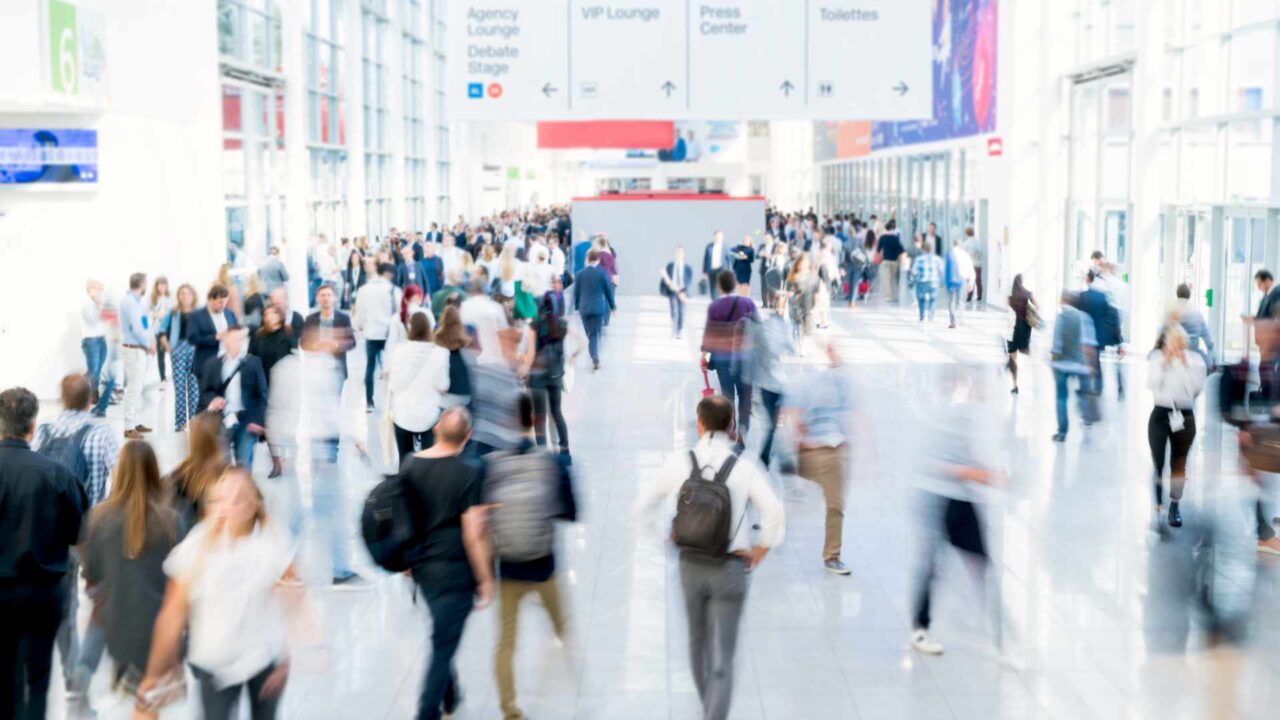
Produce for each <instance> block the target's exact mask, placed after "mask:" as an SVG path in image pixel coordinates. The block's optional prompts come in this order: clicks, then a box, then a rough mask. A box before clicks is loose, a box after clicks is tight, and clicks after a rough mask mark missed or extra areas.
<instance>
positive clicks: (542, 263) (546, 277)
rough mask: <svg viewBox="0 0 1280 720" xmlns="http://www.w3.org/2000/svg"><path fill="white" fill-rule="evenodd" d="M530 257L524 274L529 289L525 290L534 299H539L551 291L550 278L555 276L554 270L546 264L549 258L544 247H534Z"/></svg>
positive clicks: (549, 264)
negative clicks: (527, 280)
mask: <svg viewBox="0 0 1280 720" xmlns="http://www.w3.org/2000/svg"><path fill="white" fill-rule="evenodd" d="M530 256H531V257H530V263H529V267H528V271H527V272H526V275H528V277H529V287H527V288H525V289H526V290H528V291H529V293H530V294H531V295H533V296H534V297H535V298H541V297H542V296H543V295H546V294H547V291H548V290H550V289H551V278H552V276H554V275H555V269H554V268H552V267H551V263H550V262H548V260H550V257H551V256H550V253H548V252H547V247H546V246H545V245H541V244H537V245H534V246H533V249H532V250H531V251H530Z"/></svg>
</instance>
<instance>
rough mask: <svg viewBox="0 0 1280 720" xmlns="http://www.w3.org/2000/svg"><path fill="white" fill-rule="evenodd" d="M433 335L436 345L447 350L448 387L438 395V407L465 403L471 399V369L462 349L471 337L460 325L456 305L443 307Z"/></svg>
mask: <svg viewBox="0 0 1280 720" xmlns="http://www.w3.org/2000/svg"><path fill="white" fill-rule="evenodd" d="M435 335H436V336H435V343H436V345H439V346H440V347H442V348H444V349H445V350H448V351H449V389H448V390H446V391H445V392H444V393H443V394H442V395H441V396H440V407H441V409H445V408H451V407H457V406H459V405H466V404H468V403H469V402H470V400H471V371H470V370H469V369H468V368H467V361H466V359H465V358H464V357H463V349H464V348H466V347H467V346H469V345H470V344H471V338H470V336H468V335H467V329H466V328H464V327H463V326H462V313H461V311H460V310H459V309H458V307H457V306H456V305H446V306H445V307H444V311H443V312H442V313H441V314H440V327H438V328H436V334H435Z"/></svg>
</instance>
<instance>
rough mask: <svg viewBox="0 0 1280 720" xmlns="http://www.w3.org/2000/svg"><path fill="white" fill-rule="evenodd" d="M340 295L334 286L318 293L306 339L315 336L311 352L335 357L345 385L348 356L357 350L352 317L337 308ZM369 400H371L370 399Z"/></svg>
mask: <svg viewBox="0 0 1280 720" xmlns="http://www.w3.org/2000/svg"><path fill="white" fill-rule="evenodd" d="M337 297H338V296H337V294H336V293H335V291H334V289H333V285H332V284H329V283H325V284H323V285H321V286H320V288H319V289H318V290H316V307H317V308H318V309H317V310H316V311H315V312H313V313H311V314H310V315H308V316H307V319H306V321H305V322H304V323H303V326H302V333H303V337H306V336H307V335H308V334H310V335H311V351H312V352H321V353H326V354H328V355H331V356H332V357H333V359H334V360H335V361H336V363H337V368H338V372H339V375H340V376H341V379H342V381H344V382H345V381H346V379H347V353H348V352H350V351H351V349H352V348H354V347H355V346H356V337H355V333H354V332H352V329H351V317H350V316H348V315H347V314H346V313H344V312H342V311H341V310H338V309H336V308H335V307H334V303H335V301H336V300H337ZM366 399H367V398H366Z"/></svg>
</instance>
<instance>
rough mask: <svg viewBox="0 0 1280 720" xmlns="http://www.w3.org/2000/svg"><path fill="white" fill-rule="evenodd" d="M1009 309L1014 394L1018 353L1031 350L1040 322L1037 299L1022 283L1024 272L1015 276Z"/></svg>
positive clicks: (1010, 367) (1007, 349)
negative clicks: (1032, 339)
mask: <svg viewBox="0 0 1280 720" xmlns="http://www.w3.org/2000/svg"><path fill="white" fill-rule="evenodd" d="M1009 309H1010V310H1012V311H1013V336H1012V337H1011V338H1009V340H1008V342H1006V343H1005V350H1006V351H1007V352H1008V353H1009V364H1008V365H1007V367H1008V368H1009V374H1010V375H1011V376H1012V377H1013V390H1012V391H1011V392H1012V393H1013V394H1014V395H1017V394H1018V353H1022V354H1023V355H1028V354H1030V352H1031V330H1032V328H1034V327H1036V326H1038V325H1039V324H1040V314H1039V313H1038V312H1037V309H1036V299H1035V296H1033V295H1032V294H1031V293H1030V292H1029V291H1028V290H1027V289H1026V287H1024V286H1023V284H1022V273H1018V274H1017V275H1014V276H1013V289H1012V290H1011V291H1010V293H1009Z"/></svg>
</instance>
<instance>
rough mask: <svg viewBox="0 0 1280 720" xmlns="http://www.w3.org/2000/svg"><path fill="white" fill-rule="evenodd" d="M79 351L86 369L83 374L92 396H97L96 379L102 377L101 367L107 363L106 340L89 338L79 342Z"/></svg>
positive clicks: (100, 337)
mask: <svg viewBox="0 0 1280 720" xmlns="http://www.w3.org/2000/svg"><path fill="white" fill-rule="evenodd" d="M80 350H81V351H82V352H83V353H84V364H85V367H86V368H88V369H87V370H86V372H85V374H84V376H85V379H87V380H88V381H89V387H91V388H93V396H94V397H95V398H96V397H97V396H98V378H99V377H100V376H101V375H102V365H103V363H105V362H106V361H107V339H106V338H104V337H102V336H98V337H89V338H85V339H83V340H81V341H80Z"/></svg>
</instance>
